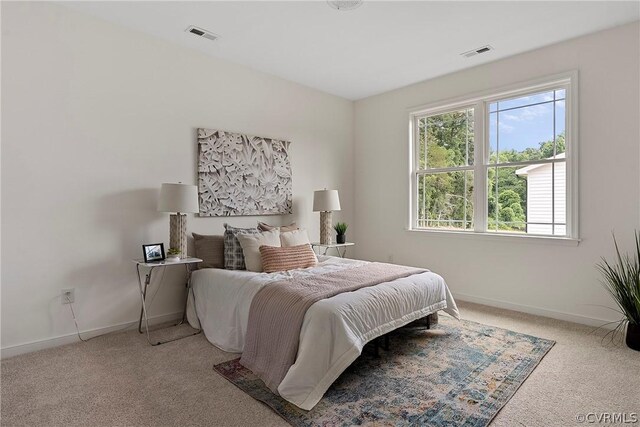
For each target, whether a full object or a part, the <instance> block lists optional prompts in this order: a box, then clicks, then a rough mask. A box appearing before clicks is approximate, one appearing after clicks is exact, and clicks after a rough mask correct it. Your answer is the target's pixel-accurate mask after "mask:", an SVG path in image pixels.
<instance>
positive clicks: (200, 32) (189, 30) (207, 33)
mask: <svg viewBox="0 0 640 427" xmlns="http://www.w3.org/2000/svg"><path fill="white" fill-rule="evenodd" d="M186 31H187V33H191V34H195V35H196V36H198V37H204V38H205V39H209V40H217V39H219V38H220V36H219V35H217V34H213V33H212V32H211V31H207V30H204V29H202V28H199V27H196V26H195V25H191V26H190V27H189V28H187V29H186Z"/></svg>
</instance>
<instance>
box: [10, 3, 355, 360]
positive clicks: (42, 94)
mask: <svg viewBox="0 0 640 427" xmlns="http://www.w3.org/2000/svg"><path fill="white" fill-rule="evenodd" d="M197 127H212V128H221V129H226V130H233V131H240V132H246V133H250V134H257V135H264V136H272V137H277V138H283V139H287V140H290V141H292V146H291V156H292V168H293V193H294V211H295V213H294V215H292V216H290V217H277V216H276V217H268V218H261V219H264V220H265V221H268V222H271V223H288V222H289V221H291V220H296V221H298V223H299V224H301V225H303V226H306V227H308V228H309V230H310V234H311V236H312V237H313V236H316V238H317V235H318V222H319V219H318V214H317V213H313V212H311V203H312V202H311V200H312V199H311V198H312V194H313V190H315V189H320V188H323V187H328V188H337V189H339V190H340V196H341V202H342V209H343V210H342V211H341V212H338V213H336V214H337V219H340V220H345V221H347V222H349V223H352V222H353V221H352V218H353V202H352V201H353V188H352V187H353V173H352V163H353V147H352V145H353V103H352V102H350V101H347V100H344V99H341V98H338V97H334V96H331V95H327V94H324V93H321V92H318V91H316V90H312V89H309V88H306V87H303V86H301V85H298V84H294V83H291V82H287V81H285V80H282V79H279V78H275V77H272V76H269V75H266V74H262V73H259V72H256V71H253V70H251V69H248V68H246V67H242V66H238V65H234V64H230V63H227V62H223V61H219V60H216V59H213V58H211V57H207V56H204V55H203V54H200V53H198V52H195V51H190V50H186V49H184V48H181V47H178V46H174V45H172V44H169V43H167V42H164V41H161V40H158V39H155V38H152V37H150V36H146V35H143V34H141V33H136V32H133V31H130V30H127V29H124V28H120V27H117V26H114V25H112V24H108V23H105V22H102V21H100V20H96V19H94V18H90V17H88V16H84V15H81V14H79V13H77V12H75V11H71V10H68V9H66V8H64V7H62V6H59V5H55V4H51V3H45V2H41V3H22V2H2V177H1V178H2V344H1V345H2V348H3V350H4V351H3V354H5V355H6V354H12V353H16V352H18V351H21V349H23V350H27V349H32V348H34V347H33V346H26V347H20V346H18V347H15V346H17V345H20V344H24V343H29V342H32V341H41V340H47V339H51V338H55V337H60V336H66V335H68V334H71V333H73V331H74V327H73V322H72V320H71V315H70V312H69V308H68V306H63V305H61V304H60V297H59V295H60V290H61V289H62V288H75V289H76V294H75V298H76V303H75V308H76V313H77V315H78V318H79V322H80V327H81V329H83V330H90V329H95V328H104V327H106V326H110V325H114V324H122V323H126V322H130V321H133V320H135V319H136V318H137V315H138V313H139V311H138V310H139V309H140V308H139V307H140V305H139V304H140V302H139V294H138V290H137V282H136V279H135V268H134V265H133V264H132V263H131V261H130V259H132V258H136V257H140V256H141V255H142V249H141V246H140V245H141V244H143V243H153V242H157V241H163V242H165V244H166V243H167V242H168V226H169V219H168V215H167V214H163V213H158V212H156V205H155V204H156V197H157V192H158V189H159V187H160V183H162V182H177V181H182V182H185V183H194V184H195V183H196V168H195V167H196V160H197V159H196V156H197V146H196V139H195V135H196V131H195V129H196V128H197ZM257 219H260V218H258V217H238V218H229V219H227V220H224V219H218V218H194V217H190V218H189V231H196V232H199V233H205V234H206V233H210V234H221V233H222V230H223V228H222V224H223V222H225V221H229V222H231V223H233V224H234V225H239V226H243V225H255V223H256V220H257ZM352 227H353V226H352ZM352 229H355V227H353V228H350V230H352ZM182 275H183V273H182V271H181V270H171V269H168V270H167V277H166V278H165V283H164V287H163V290H162V291H161V293H160V294H158V297H157V299H156V301H155V302H154V304H153V308H152V309H151V314H152V315H161V314H167V313H175V312H177V311H180V310H181V302H182V301H183V299H182V295H183V293H182V292H183V287H182V283H181V278H182ZM56 342H60V341H59V340H58V341H56Z"/></svg>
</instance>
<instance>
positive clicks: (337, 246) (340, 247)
mask: <svg viewBox="0 0 640 427" xmlns="http://www.w3.org/2000/svg"><path fill="white" fill-rule="evenodd" d="M355 245H356V244H355V243H350V242H347V243H327V244H322V243H312V244H311V247H312V248H313V250H314V251H315V250H316V248H317V249H318V251H317V252H318V255H326V254H327V252H328V251H329V249H334V250H335V251H336V253H337V254H338V256H339V257H340V258H344V256H345V255H346V254H347V248H348V247H349V246H355ZM320 250H323V252H322V254H320Z"/></svg>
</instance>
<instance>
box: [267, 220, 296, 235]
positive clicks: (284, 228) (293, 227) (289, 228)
mask: <svg viewBox="0 0 640 427" xmlns="http://www.w3.org/2000/svg"><path fill="white" fill-rule="evenodd" d="M276 228H277V229H278V230H280V232H281V233H284V232H287V231H293V230H298V229H299V227H298V226H297V225H296V223H295V222H292V223H291V224H289V225H280V226H278V225H269V224H267V223H266V222H260V221H258V230H260V231H271V230H275V229H276Z"/></svg>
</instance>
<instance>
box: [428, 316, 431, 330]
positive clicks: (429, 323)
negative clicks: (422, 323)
mask: <svg viewBox="0 0 640 427" xmlns="http://www.w3.org/2000/svg"><path fill="white" fill-rule="evenodd" d="M427 329H431V318H430V317H429V316H427Z"/></svg>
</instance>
